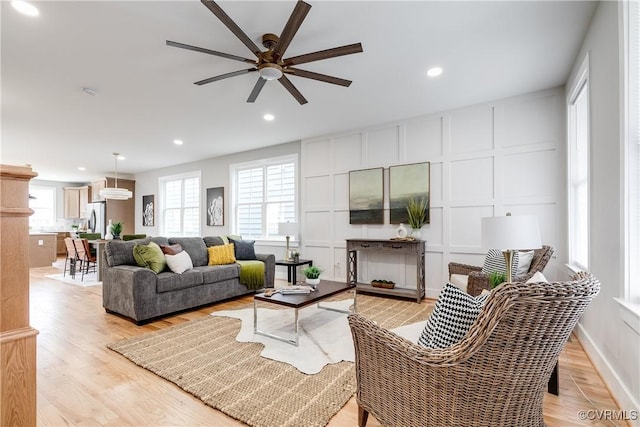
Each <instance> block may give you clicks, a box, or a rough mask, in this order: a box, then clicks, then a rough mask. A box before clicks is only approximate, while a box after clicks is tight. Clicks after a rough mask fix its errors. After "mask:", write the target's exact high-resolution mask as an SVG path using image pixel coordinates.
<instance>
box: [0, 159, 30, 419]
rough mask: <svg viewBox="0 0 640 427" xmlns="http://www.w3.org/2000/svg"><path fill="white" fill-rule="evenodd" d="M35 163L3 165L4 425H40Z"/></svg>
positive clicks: (0, 322)
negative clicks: (33, 294) (33, 304)
mask: <svg viewBox="0 0 640 427" xmlns="http://www.w3.org/2000/svg"><path fill="white" fill-rule="evenodd" d="M37 175H38V174H37V173H35V172H33V171H32V170H31V168H30V167H23V166H9V165H0V396H1V397H0V425H2V426H35V425H36V335H37V334H38V331H37V330H35V329H33V328H32V327H31V326H29V246H28V245H29V216H30V215H31V214H32V213H33V211H32V210H31V209H30V208H29V180H31V178H33V177H35V176H37Z"/></svg>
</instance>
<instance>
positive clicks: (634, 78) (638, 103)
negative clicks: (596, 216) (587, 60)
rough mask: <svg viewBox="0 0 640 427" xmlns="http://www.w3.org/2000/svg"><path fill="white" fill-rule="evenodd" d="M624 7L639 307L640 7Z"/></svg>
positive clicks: (630, 226)
mask: <svg viewBox="0 0 640 427" xmlns="http://www.w3.org/2000/svg"><path fill="white" fill-rule="evenodd" d="M624 7H625V14H624V16H625V18H626V19H625V21H626V22H625V25H624V27H625V30H626V31H625V32H626V34H625V36H626V37H625V40H624V42H625V45H624V49H623V51H624V56H625V65H626V66H625V79H624V88H625V90H624V97H625V100H624V104H625V105H624V110H625V114H624V122H625V123H624V126H623V128H624V131H623V133H624V141H625V145H626V146H625V159H626V164H625V165H623V170H626V173H625V174H624V178H625V187H626V188H625V199H626V202H625V206H626V210H627V212H626V218H625V228H626V235H625V248H626V256H625V264H626V280H625V282H626V295H625V299H626V300H627V301H629V302H632V303H635V304H640V4H639V3H638V2H632V1H630V2H624Z"/></svg>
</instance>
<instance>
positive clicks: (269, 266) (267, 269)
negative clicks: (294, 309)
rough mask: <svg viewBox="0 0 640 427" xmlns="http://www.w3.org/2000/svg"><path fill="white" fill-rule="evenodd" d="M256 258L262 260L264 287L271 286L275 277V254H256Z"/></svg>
mask: <svg viewBox="0 0 640 427" xmlns="http://www.w3.org/2000/svg"><path fill="white" fill-rule="evenodd" d="M256 259H257V260H259V261H262V262H264V287H265V288H273V283H274V280H275V277H276V256H275V255H273V254H256Z"/></svg>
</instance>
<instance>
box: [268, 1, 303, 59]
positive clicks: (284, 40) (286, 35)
mask: <svg viewBox="0 0 640 427" xmlns="http://www.w3.org/2000/svg"><path fill="white" fill-rule="evenodd" d="M309 10H311V5H310V4H307V3H305V2H303V1H302V0H300V1H298V2H297V3H296V7H295V8H294V9H293V12H291V16H290V17H289V20H288V21H287V23H286V24H285V26H284V28H283V29H282V34H280V38H279V41H278V45H277V46H276V48H275V50H274V51H273V57H274V59H275V60H276V61H277V60H278V59H280V58H282V55H284V52H285V51H286V50H287V48H288V47H289V43H291V40H293V36H295V35H296V33H297V32H298V29H299V28H300V25H302V21H304V18H305V17H306V16H307V13H309Z"/></svg>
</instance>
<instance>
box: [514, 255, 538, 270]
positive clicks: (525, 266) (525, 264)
mask: <svg viewBox="0 0 640 427" xmlns="http://www.w3.org/2000/svg"><path fill="white" fill-rule="evenodd" d="M534 253H535V252H534V251H526V252H519V253H518V271H517V272H516V276H524V275H525V274H527V273H528V272H529V267H531V261H533V254H534Z"/></svg>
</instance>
